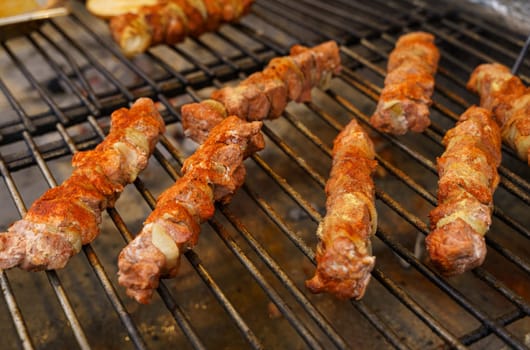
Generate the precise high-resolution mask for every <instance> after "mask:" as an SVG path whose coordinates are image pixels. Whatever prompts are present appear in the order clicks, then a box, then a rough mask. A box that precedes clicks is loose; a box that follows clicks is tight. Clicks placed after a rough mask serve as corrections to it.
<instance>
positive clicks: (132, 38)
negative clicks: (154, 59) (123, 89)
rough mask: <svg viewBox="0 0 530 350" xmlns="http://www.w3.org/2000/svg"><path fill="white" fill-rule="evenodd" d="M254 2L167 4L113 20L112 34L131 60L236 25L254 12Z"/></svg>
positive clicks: (184, 0) (168, 0) (177, 0)
mask: <svg viewBox="0 0 530 350" xmlns="http://www.w3.org/2000/svg"><path fill="white" fill-rule="evenodd" d="M252 3H253V0H164V1H160V2H159V3H158V4H156V5H151V6H142V7H141V8H140V9H139V10H138V11H137V12H135V13H126V14H123V15H118V16H114V17H112V19H111V21H110V30H111V32H112V36H113V37H114V40H115V41H116V42H117V43H118V45H120V47H121V49H122V50H123V52H124V53H125V55H127V56H133V55H136V54H139V53H141V52H144V51H145V50H147V49H148V48H149V47H150V46H154V45H157V44H161V43H166V44H176V43H179V42H181V41H184V39H186V37H187V36H191V37H198V36H199V35H201V34H203V33H205V32H211V31H215V30H217V29H218V28H219V27H220V26H221V24H223V23H229V22H234V21H236V20H238V19H239V18H240V17H242V16H244V15H246V14H247V13H248V12H249V11H250V6H251V5H252Z"/></svg>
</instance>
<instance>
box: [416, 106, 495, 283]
mask: <svg viewBox="0 0 530 350" xmlns="http://www.w3.org/2000/svg"><path fill="white" fill-rule="evenodd" d="M443 143H444V145H445V147H446V149H445V152H444V153H443V154H442V156H441V157H440V158H438V174H439V175H440V179H439V182H438V206H437V207H436V208H434V209H433V210H432V211H431V213H430V215H429V216H430V219H431V233H430V234H429V235H428V236H427V238H426V245H427V251H428V252H429V256H430V258H431V261H432V263H433V264H434V265H435V266H436V267H437V268H438V269H439V270H440V271H441V272H442V273H443V274H445V275H455V274H460V273H463V272H465V271H467V270H470V269H473V268H475V267H477V266H480V265H481V264H482V262H483V261H484V258H485V257H486V243H485V241H484V235H485V234H486V232H487V231H488V229H489V226H490V224H491V211H492V207H493V204H492V203H493V193H494V192H495V189H496V188H497V185H498V183H499V175H498V173H497V167H498V166H499V164H500V162H501V135H500V131H499V127H498V126H497V124H496V123H495V121H494V120H493V118H492V117H491V113H490V112H489V111H488V110H487V109H484V108H481V107H476V106H472V107H470V108H469V109H468V110H467V111H466V112H465V113H464V114H462V116H461V117H460V120H459V121H458V123H457V124H456V126H455V127H454V128H452V129H451V130H449V131H448V132H447V133H446V135H445V137H444V139H443Z"/></svg>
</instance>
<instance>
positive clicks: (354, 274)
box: [306, 120, 377, 299]
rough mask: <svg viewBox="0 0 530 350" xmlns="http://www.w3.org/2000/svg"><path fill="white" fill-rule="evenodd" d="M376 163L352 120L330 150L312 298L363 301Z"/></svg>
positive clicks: (371, 262)
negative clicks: (327, 296)
mask: <svg viewBox="0 0 530 350" xmlns="http://www.w3.org/2000/svg"><path fill="white" fill-rule="evenodd" d="M374 157H375V152H374V147H373V144H372V141H371V140H370V138H369V136H368V135H367V134H366V132H365V131H364V130H363V129H362V128H361V127H360V126H359V124H358V123H357V121H355V120H352V121H351V122H350V123H349V124H348V125H347V126H346V128H345V129H344V130H343V131H342V132H341V133H340V134H339V135H338V136H337V138H336V139H335V142H334V145H333V164H332V168H331V174H330V177H329V180H328V182H327V183H326V195H327V200H326V216H325V217H324V219H323V220H322V221H321V222H320V225H319V226H318V230H317V235H318V237H319V239H320V242H319V244H318V246H317V252H316V260H317V269H316V272H315V276H314V277H313V278H311V279H310V280H308V281H307V282H306V286H307V287H308V288H309V290H311V291H312V292H313V293H320V292H328V293H332V294H334V295H336V296H337V297H339V298H344V299H345V298H355V299H360V298H362V297H363V295H364V292H365V290H366V286H367V285H368V282H369V281H370V272H371V271H372V269H373V268H374V264H375V257H374V256H372V246H371V242H370V238H371V236H372V235H374V234H375V231H376V229H377V213H376V209H375V197H374V194H375V189H374V183H373V180H372V173H373V172H374V170H375V168H376V166H377V162H376V161H375V160H374Z"/></svg>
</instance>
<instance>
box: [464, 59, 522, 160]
mask: <svg viewBox="0 0 530 350" xmlns="http://www.w3.org/2000/svg"><path fill="white" fill-rule="evenodd" d="M467 88H468V89H469V90H471V91H473V92H475V93H478V95H479V96H480V105H481V106H482V107H484V108H486V109H489V110H490V111H492V112H493V115H494V117H495V119H496V120H497V124H499V126H500V127H501V135H502V139H503V140H504V141H505V142H506V144H508V145H509V146H510V147H511V148H512V149H514V150H515V152H516V153H517V155H518V156H519V158H521V159H522V160H525V161H526V162H527V163H528V165H530V89H528V88H527V87H526V86H525V85H524V84H523V82H522V81H521V79H519V78H518V77H516V76H514V75H512V74H511V73H510V69H509V68H508V67H506V66H503V65H501V64H498V63H490V64H481V65H480V66H478V67H477V68H476V69H475V70H474V71H473V73H472V74H471V77H470V79H469V82H468V83H467Z"/></svg>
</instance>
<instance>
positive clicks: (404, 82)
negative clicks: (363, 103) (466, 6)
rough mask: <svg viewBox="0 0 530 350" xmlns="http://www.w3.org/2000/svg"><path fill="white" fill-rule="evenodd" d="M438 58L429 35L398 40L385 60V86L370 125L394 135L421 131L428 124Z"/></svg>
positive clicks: (419, 33) (413, 34) (417, 34)
mask: <svg viewBox="0 0 530 350" xmlns="http://www.w3.org/2000/svg"><path fill="white" fill-rule="evenodd" d="M439 58H440V53H439V51H438V49H437V48H436V46H435V45H434V36H433V35H432V34H429V33H424V32H412V33H408V34H405V35H403V36H401V37H400V38H399V39H398V41H397V42H396V46H395V48H394V50H393V51H392V52H391V53H390V56H389V57H388V64H387V72H388V74H387V76H386V78H385V86H384V88H383V90H382V91H381V95H380V97H379V101H378V103H377V107H376V110H375V112H374V114H373V115H372V117H371V118H370V123H371V124H372V125H373V126H374V127H376V128H377V129H379V130H381V131H383V132H387V133H391V134H395V135H403V134H405V133H406V132H407V131H408V130H412V131H415V132H422V131H423V130H425V129H426V128H427V127H428V126H429V125H430V124H431V121H430V117H429V106H430V105H431V104H432V101H431V95H432V93H433V90H434V74H435V73H436V70H437V67H438V60H439Z"/></svg>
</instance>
